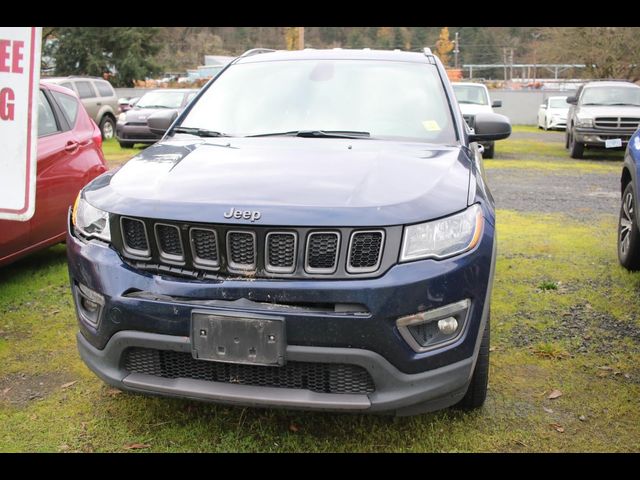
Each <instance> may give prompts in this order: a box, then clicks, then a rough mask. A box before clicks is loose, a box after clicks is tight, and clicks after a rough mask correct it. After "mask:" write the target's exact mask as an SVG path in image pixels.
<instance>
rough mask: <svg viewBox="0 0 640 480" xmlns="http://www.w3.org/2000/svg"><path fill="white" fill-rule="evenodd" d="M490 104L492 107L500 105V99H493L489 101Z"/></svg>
mask: <svg viewBox="0 0 640 480" xmlns="http://www.w3.org/2000/svg"><path fill="white" fill-rule="evenodd" d="M491 106H492V107H493V108H499V107H501V106H502V100H494V101H493V102H491Z"/></svg>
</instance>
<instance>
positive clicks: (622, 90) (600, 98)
mask: <svg viewBox="0 0 640 480" xmlns="http://www.w3.org/2000/svg"><path fill="white" fill-rule="evenodd" d="M581 103H582V105H635V106H640V88H634V87H589V88H585V89H584V93H583V94H582V99H581Z"/></svg>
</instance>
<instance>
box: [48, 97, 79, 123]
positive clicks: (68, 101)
mask: <svg viewBox="0 0 640 480" xmlns="http://www.w3.org/2000/svg"><path fill="white" fill-rule="evenodd" d="M51 94H52V95H53V98H55V99H56V102H58V105H60V108H62V111H63V112H64V114H65V116H66V117H67V120H69V125H71V126H73V125H75V124H76V118H78V107H79V105H78V101H77V100H76V99H75V98H73V97H72V96H71V95H66V94H64V93H60V92H51Z"/></svg>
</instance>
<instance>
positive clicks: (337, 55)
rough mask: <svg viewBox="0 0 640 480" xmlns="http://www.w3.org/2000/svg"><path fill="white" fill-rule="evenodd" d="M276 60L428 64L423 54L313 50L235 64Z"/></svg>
mask: <svg viewBox="0 0 640 480" xmlns="http://www.w3.org/2000/svg"><path fill="white" fill-rule="evenodd" d="M278 60H390V61H397V62H413V63H428V61H427V57H426V56H425V54H424V53H423V52H420V53H418V52H404V51H400V50H371V49H347V48H332V49H322V50H319V49H315V48H305V49H304V50H276V51H273V52H265V53H259V54H253V55H247V56H244V57H243V56H240V57H239V58H238V59H237V61H236V63H238V64H240V63H256V62H272V61H278Z"/></svg>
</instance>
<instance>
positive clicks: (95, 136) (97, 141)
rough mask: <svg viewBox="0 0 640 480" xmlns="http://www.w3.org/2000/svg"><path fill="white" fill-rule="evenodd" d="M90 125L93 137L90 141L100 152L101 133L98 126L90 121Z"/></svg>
mask: <svg viewBox="0 0 640 480" xmlns="http://www.w3.org/2000/svg"><path fill="white" fill-rule="evenodd" d="M91 123H93V136H92V137H91V140H93V143H95V144H96V146H97V147H98V148H99V149H101V150H102V132H101V131H100V129H99V128H98V125H96V122H94V121H93V120H91Z"/></svg>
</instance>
